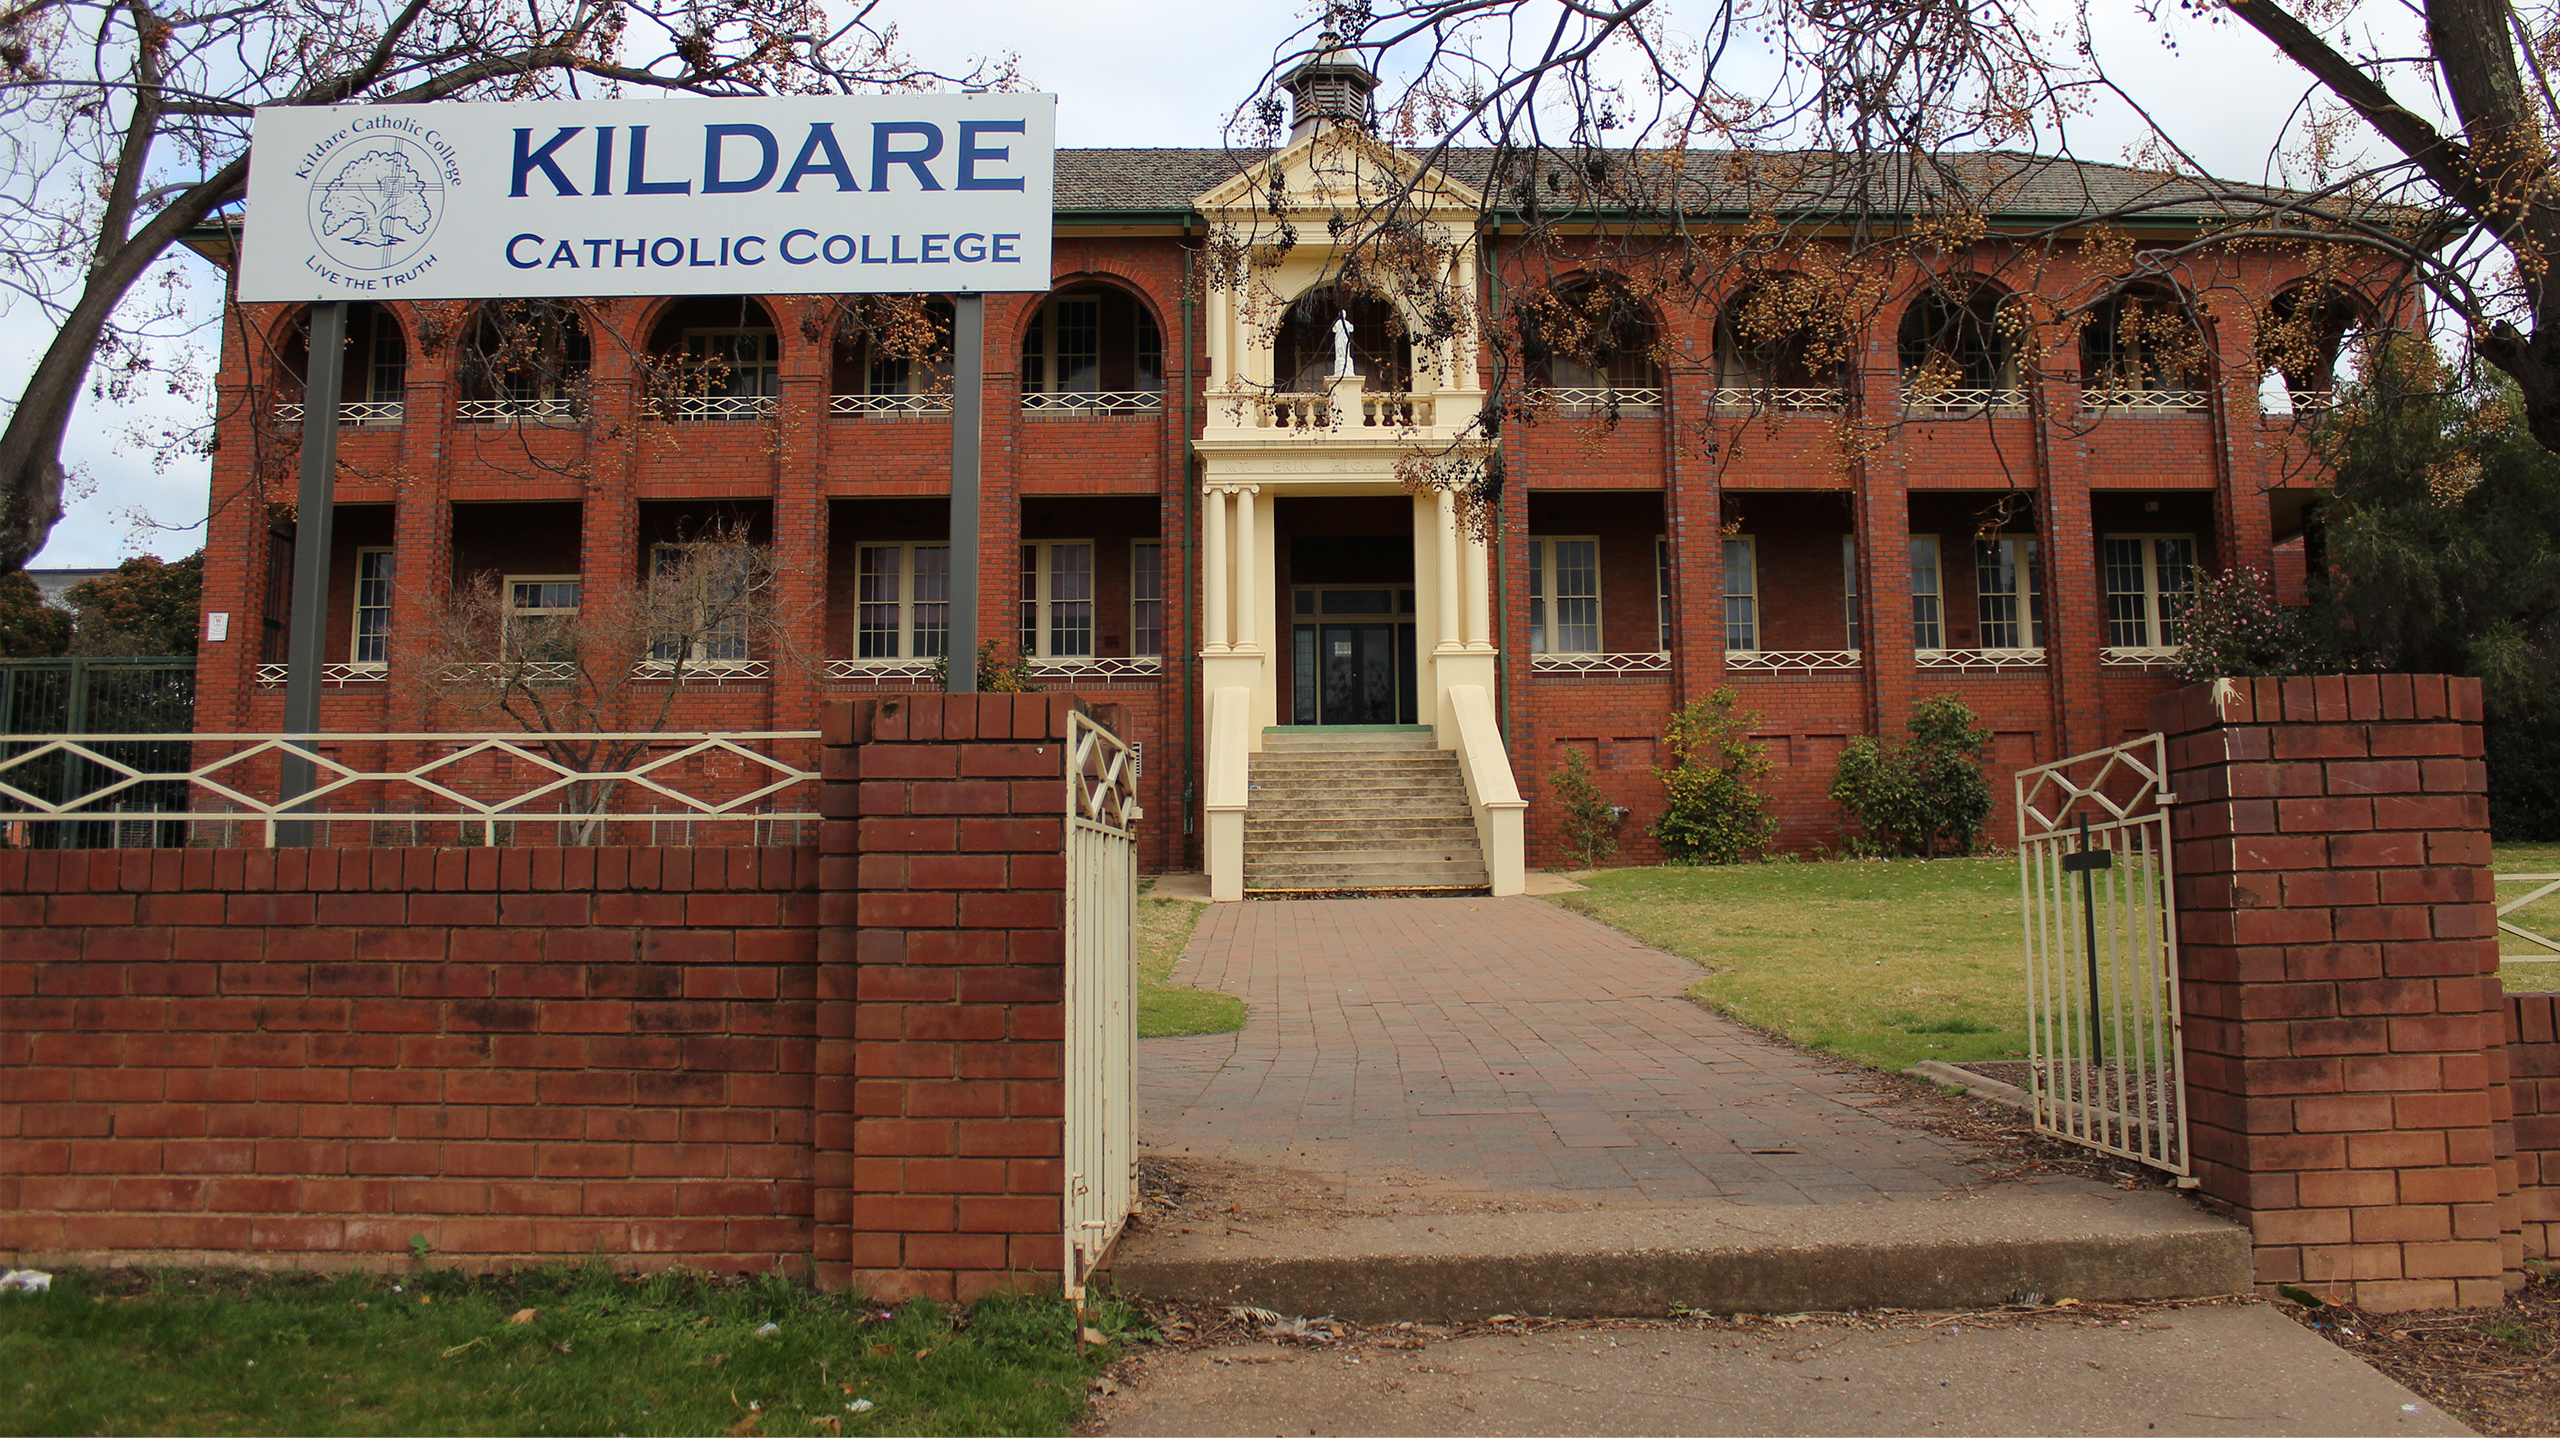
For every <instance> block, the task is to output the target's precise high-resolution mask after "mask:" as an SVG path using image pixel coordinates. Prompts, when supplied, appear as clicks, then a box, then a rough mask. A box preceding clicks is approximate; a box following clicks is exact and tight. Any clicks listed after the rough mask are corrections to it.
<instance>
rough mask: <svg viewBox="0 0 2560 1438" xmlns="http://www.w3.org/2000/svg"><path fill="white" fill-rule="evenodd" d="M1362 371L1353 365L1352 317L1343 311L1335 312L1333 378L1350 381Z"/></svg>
mask: <svg viewBox="0 0 2560 1438" xmlns="http://www.w3.org/2000/svg"><path fill="white" fill-rule="evenodd" d="M1359 373H1360V371H1358V370H1357V369H1354V368H1352V365H1351V316H1350V314H1349V313H1348V312H1346V311H1343V310H1336V311H1334V312H1333V378H1335V379H1350V378H1353V377H1354V376H1356V375H1358V374H1359Z"/></svg>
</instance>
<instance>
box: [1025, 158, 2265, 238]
mask: <svg viewBox="0 0 2560 1438" xmlns="http://www.w3.org/2000/svg"><path fill="white" fill-rule="evenodd" d="M1269 153H1270V152H1269V151H1267V150H1254V149H1235V150H1229V149H1211V148H1203V149H1116V150H1060V151H1059V152H1058V170H1057V176H1058V188H1057V196H1058V201H1057V203H1058V211H1059V213H1061V214H1075V213H1078V212H1121V213H1128V212H1159V213H1182V212H1185V211H1188V210H1189V209H1190V208H1191V202H1192V200H1193V199H1195V198H1196V197H1198V196H1199V195H1200V194H1201V193H1203V192H1204V191H1207V190H1209V189H1211V188H1213V187H1214V186H1216V185H1217V184H1218V183H1219V182H1220V181H1222V180H1224V179H1226V178H1227V177H1228V176H1230V175H1233V174H1235V173H1236V172H1237V171H1238V170H1241V169H1243V168H1245V167H1247V166H1249V165H1252V164H1254V163H1256V162H1258V161H1260V160H1261V159H1262V158H1264V157H1265V156H1266V155H1268V154H1269ZM1449 159H1450V163H1449V171H1450V173H1451V174H1452V175H1454V176H1455V177H1456V178H1458V179H1460V180H1463V181H1465V182H1467V183H1468V184H1470V185H1473V186H1475V187H1477V188H1479V189H1485V190H1488V192H1494V187H1490V186H1488V185H1487V184H1486V183H1485V182H1486V178H1487V171H1488V170H1489V168H1490V166H1491V163H1492V152H1491V151H1489V150H1484V149H1461V150H1452V151H1450V154H1449ZM1680 160H1681V162H1680V163H1679V165H1678V166H1677V167H1676V168H1675V167H1674V166H1672V165H1671V164H1669V163H1667V162H1666V160H1665V159H1664V157H1663V156H1662V155H1661V154H1660V153H1659V152H1643V153H1638V154H1633V155H1630V154H1629V153H1628V152H1619V153H1617V154H1616V155H1615V156H1613V163H1612V166H1611V170H1612V175H1611V177H1610V178H1609V179H1608V180H1605V181H1604V182H1603V190H1604V192H1605V193H1608V194H1616V195H1623V194H1625V193H1627V192H1628V191H1629V189H1633V190H1634V191H1636V192H1638V193H1640V194H1643V195H1646V196H1663V197H1666V198H1667V197H1668V195H1669V194H1670V193H1671V192H1672V191H1674V190H1676V191H1677V192H1678V193H1679V196H1680V199H1681V202H1682V204H1683V205H1684V206H1685V207H1686V208H1687V209H1688V210H1689V212H1690V213H1692V214H1698V215H1711V214H1717V213H1727V214H1743V213H1749V212H1752V211H1754V210H1767V211H1775V212H1779V213H1794V214H1803V213H1808V212H1809V213H1814V214H1826V213H1831V214H1848V213H1861V212H1862V213H1867V214H1877V213H1883V214H1896V213H1904V212H1907V211H1910V210H1912V209H1915V208H1922V207H1924V206H1923V204H1922V203H1921V202H1922V201H1925V202H1926V207H1929V208H1936V207H1938V206H1940V205H1943V204H1944V203H1945V200H1946V198H1947V197H1961V198H1962V199H1963V200H1965V201H1966V202H1968V204H1969V205H1970V207H1972V208H1976V209H1979V210H1981V211H1983V212H1985V213H1988V214H1993V215H1999V216H2006V217H2017V218H2028V217H2035V218H2069V217H2076V216H2082V215H2097V214H2107V213H2113V212H2116V211H2120V210H2124V209H2127V208H2129V207H2135V206H2142V207H2150V206H2159V207H2160V208H2159V209H2157V210H2155V211H2151V212H2149V213H2147V214H2144V215H2142V216H2138V217H2137V218H2144V219H2149V220H2152V221H2157V222H2174V221H2193V220H2197V219H2201V218H2204V217H2206V216H2207V215H2209V214H2211V213H2213V212H2214V211H2216V210H2217V209H2221V210H2224V211H2226V212H2227V211H2229V210H2230V209H2233V208H2255V207H2256V206H2257V205H2259V204H2263V203H2266V202H2268V201H2272V200H2280V199H2282V198H2284V196H2285V193H2286V192H2284V191H2280V190H2271V189H2265V188H2262V187H2258V186H2251V185H2238V184H2230V183H2227V182H2220V181H2207V182H2204V183H2203V184H2199V183H2198V182H2195V181H2192V180H2182V179H2177V178H2173V177H2170V176H2166V175H2163V174H2160V173H2159V172H2157V171H2151V170H2142V169H2136V168H2134V167H2131V166H2127V165H2104V164H2095V163H2092V162H2089V161H2085V160H2067V159H2057V158H2054V157H2051V156H2045V155H2023V154H2017V153H2014V152H2010V151H1981V152H1975V153H1970V154H1961V155H1948V156H1943V157H1941V158H1940V159H1939V160H1938V162H1937V163H1936V164H1934V165H1932V166H1929V167H1927V168H1925V169H1924V168H1921V167H1917V166H1914V165H1911V164H1909V163H1908V162H1905V161H1900V160H1896V161H1893V162H1889V163H1875V164H1870V165H1866V166H1863V167H1862V166H1860V165H1858V164H1857V163H1855V162H1854V161H1852V160H1851V159H1849V158H1848V157H1846V156H1842V155H1837V154H1830V153H1821V152H1804V153H1764V154H1755V155H1745V154H1743V153H1741V152H1723V151H1693V152H1690V153H1688V154H1686V155H1684V156H1682V157H1680ZM1544 165H1545V169H1546V171H1547V172H1546V173H1544V174H1542V175H1541V176H1540V179H1539V187H1540V191H1541V193H1542V196H1544V197H1545V203H1547V204H1550V205H1553V206H1554V207H1556V208H1557V209H1560V210H1572V209H1576V208H1580V205H1579V204H1578V203H1577V201H1576V199H1575V188H1576V187H1575V185H1574V184H1573V177H1570V176H1568V175H1567V174H1566V173H1565V172H1564V171H1563V169H1562V168H1561V166H1560V164H1559V163H1558V162H1557V161H1556V160H1554V159H1552V158H1550V159H1547V160H1546V161H1545V162H1544ZM1501 193H1502V195H1503V199H1502V201H1501V203H1503V204H1504V208H1506V209H1508V208H1516V207H1517V203H1518V199H1519V188H1518V185H1517V183H1516V182H1515V183H1514V184H1512V185H1509V186H1505V187H1501ZM2216 196H2221V197H2223V199H2222V200H2220V201H2217V200H2216V198H2215V197H2216ZM2232 200H2238V201H2240V204H2239V205H2238V206H2233V205H2232V204H2231V203H2230V201H2232ZM1602 207H1603V208H1615V206H1614V205H1610V204H1608V203H1606V202H1605V201H1604V203H1603V206H1602Z"/></svg>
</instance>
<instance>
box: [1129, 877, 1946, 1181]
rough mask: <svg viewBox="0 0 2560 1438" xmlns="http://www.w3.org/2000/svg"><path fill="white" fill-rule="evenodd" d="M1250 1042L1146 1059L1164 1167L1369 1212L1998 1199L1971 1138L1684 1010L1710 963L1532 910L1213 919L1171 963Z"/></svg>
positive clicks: (1143, 1068)
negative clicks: (1463, 1198)
mask: <svg viewBox="0 0 2560 1438" xmlns="http://www.w3.org/2000/svg"><path fill="white" fill-rule="evenodd" d="M1174 976H1175V978H1176V980H1177V981H1178V982H1182V983H1189V984H1197V985H1199V986H1201V987H1203V988H1211V989H1223V990H1225V991H1226V992H1228V993H1232V994H1236V995H1238V996H1240V997H1242V998H1243V999H1244V1001H1245V1002H1246V1004H1247V1005H1249V1006H1250V1010H1249V1014H1248V1017H1247V1019H1246V1021H1245V1027H1244V1031H1243V1032H1242V1033H1239V1034H1222V1035H1217V1036H1214V1037H1207V1038H1186V1039H1148V1040H1146V1041H1144V1042H1142V1043H1141V1044H1140V1045H1139V1058H1138V1089H1139V1134H1140V1140H1141V1143H1142V1144H1143V1146H1144V1147H1145V1148H1146V1149H1147V1150H1148V1151H1150V1152H1155V1153H1162V1154H1168V1155H1174V1156H1190V1157H1197V1158H1209V1159H1221V1160H1227V1161H1231V1162H1237V1163H1246V1164H1255V1165H1269V1166H1275V1167H1282V1168H1291V1169H1300V1170H1308V1171H1312V1172H1314V1173H1317V1174H1319V1175H1321V1176H1323V1177H1324V1178H1325V1179H1326V1180H1328V1181H1329V1182H1331V1183H1335V1184H1339V1185H1340V1186H1341V1187H1342V1189H1343V1192H1344V1195H1345V1196H1346V1197H1348V1198H1351V1199H1354V1200H1361V1199H1366V1198H1374V1197H1378V1196H1382V1195H1385V1194H1389V1193H1401V1192H1410V1191H1412V1190H1413V1189H1414V1188H1416V1187H1420V1188H1426V1189H1431V1190H1439V1191H1449V1190H1456V1191H1460V1192H1464V1193H1469V1194H1480V1195H1482V1196H1484V1197H1486V1198H1498V1197H1503V1196H1518V1197H1523V1198H1526V1197H1531V1196H1551V1197H1556V1198H1562V1199H1566V1200H1570V1201H1572V1202H1575V1203H1586V1204H1588V1203H1597V1204H1609V1205H1616V1204H1628V1205H1639V1206H1641V1205H1654V1204H1682V1203H1691V1202H1696V1201H1699V1200H1703V1199H1712V1198H1726V1199H1734V1200H1741V1201H1746V1202H1757V1203H1838V1202H1856V1201H1861V1200H1869V1199H1875V1198H1879V1197H1883V1196H1887V1195H1892V1194H1914V1195H1919V1194H1934V1193H1941V1192H1945V1191H1946V1190H1948V1189H1950V1188H1954V1187H1960V1186H1970V1185H1973V1184H1976V1183H1979V1182H1980V1177H1979V1175H1978V1173H1976V1172H1975V1171H1973V1170H1971V1169H1968V1168H1966V1167H1964V1166H1963V1160H1964V1159H1965V1158H1966V1157H1967V1156H1968V1155H1967V1154H1966V1153H1965V1152H1964V1151H1962V1150H1961V1149H1959V1148H1958V1147H1957V1146H1955V1145H1953V1144H1950V1143H1948V1142H1945V1141H1942V1140H1940V1139H1937V1138H1935V1137H1932V1136H1931V1135H1929V1134H1926V1133H1922V1132H1919V1131H1916V1130H1911V1129H1905V1128H1899V1127H1896V1126H1894V1125H1892V1124H1889V1123H1887V1122H1885V1121H1883V1120H1882V1119H1879V1118H1877V1117H1875V1116H1874V1115H1871V1114H1869V1113H1866V1112H1864V1111H1863V1106H1864V1105H1867V1104H1870V1103H1873V1102H1874V1100H1873V1099H1872V1098H1871V1097H1870V1096H1868V1095H1866V1094H1864V1093H1862V1092H1860V1091H1859V1090H1858V1089H1857V1088H1856V1087H1854V1086H1853V1085H1851V1084H1850V1083H1849V1082H1847V1081H1846V1080H1844V1079H1842V1078H1840V1077H1838V1076H1836V1075H1834V1074H1831V1073H1829V1072H1827V1071H1825V1070H1824V1069H1822V1068H1821V1067H1819V1066H1818V1065H1816V1064H1814V1063H1812V1062H1810V1061H1808V1060H1807V1059H1806V1058H1804V1057H1803V1056H1802V1055H1800V1054H1798V1053H1796V1052H1795V1051H1793V1050H1791V1049H1787V1048H1784V1047H1782V1046H1780V1045H1777V1044H1773V1043H1770V1042H1769V1041H1767V1040H1765V1039H1762V1038H1760V1037H1758V1036H1756V1035H1754V1034H1752V1033H1750V1032H1749V1031H1748V1030H1745V1029H1743V1028H1742V1027H1740V1026H1739V1025H1736V1024H1734V1023H1731V1022H1729V1021H1727V1020H1725V1019H1723V1018H1721V1017H1718V1016H1717V1015H1715V1014H1713V1013H1711V1012H1709V1011H1708V1010H1706V1009H1704V1008H1702V1007H1700V1006H1698V1005H1696V1004H1693V1003H1691V1002H1690V1001H1689V1000H1688V999H1686V998H1684V997H1682V994H1683V992H1684V990H1686V989H1687V987H1688V986H1689V985H1691V984H1693V983H1695V982H1696V981H1697V978H1698V970H1697V966H1696V965H1694V964H1692V963H1690V962H1689V961H1688V960H1686V959H1682V958H1680V957H1678V956H1677V955H1673V954H1667V953H1664V952H1662V951H1661V950H1659V949H1653V948H1648V947H1646V946H1645V945H1643V944H1639V943H1637V942H1636V941H1634V940H1633V939H1630V938H1628V937H1627V936H1625V935H1624V934H1621V933H1619V932H1617V931H1616V930H1614V929H1611V928H1609V927H1607V926H1606V925H1604V924H1600V923H1598V922H1595V921H1593V920H1590V919H1586V918H1583V917H1581V916H1580V915H1578V914H1573V913H1570V912H1568V911H1566V910H1564V909H1560V908H1558V907H1556V906H1555V905H1553V904H1548V903H1545V902H1542V901H1540V900H1537V899H1337V900H1300V901H1292V902H1257V903H1243V904H1218V905H1213V906H1211V908H1210V909H1209V911H1208V913H1206V914H1205V915H1203V916H1202V917H1201V920H1200V927H1199V929H1198V930H1197V931H1196V932H1195V933H1194V935H1193V936H1192V940H1191V947H1190V949H1189V950H1188V951H1187V952H1186V953H1185V954H1184V956H1183V959H1182V962H1181V964H1180V965H1179V966H1178V967H1177V968H1176V970H1175V975H1174Z"/></svg>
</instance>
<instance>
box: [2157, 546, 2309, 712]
mask: <svg viewBox="0 0 2560 1438" xmlns="http://www.w3.org/2000/svg"><path fill="white" fill-rule="evenodd" d="M2178 637H2179V641H2180V643H2181V644H2182V645H2183V646H2184V647H2183V648H2181V649H2180V651H2179V653H2178V659H2177V662H2176V663H2175V664H2174V665H2172V666H2171V668H2170V673H2171V675H2172V676H2174V677H2175V678H2176V679H2177V681H2178V682H2179V683H2181V684H2193V683H2197V682H2198V681H2201V680H2208V679H2241V678H2251V677H2262V676H2274V675H2287V674H2311V673H2316V672H2319V671H2320V670H2322V669H2323V668H2324V667H2327V666H2326V665H2325V664H2324V661H2326V660H2327V659H2328V658H2329V657H2330V656H2329V654H2328V653H2327V651H2328V649H2329V647H2330V646H2328V645H2327V644H2325V643H2324V642H2322V640H2321V638H2320V636H2319V635H2318V634H2317V633H2316V632H2315V631H2314V630H2313V629H2312V626H2311V621H2310V616H2309V614H2308V612H2307V611H2305V610H2301V609H2288V608H2286V607H2285V606H2284V605H2281V604H2278V603H2277V602H2276V593H2275V589H2274V587H2273V586H2272V585H2270V584H2269V583H2268V582H2267V576H2266V575H2265V574H2264V573H2263V572H2261V571H2259V570H2255V569H2233V570H2230V571H2228V572H2226V573H2222V574H2214V575H2200V576H2198V577H2197V579H2196V584H2195V589H2194V591H2193V592H2192V593H2191V594H2189V595H2188V597H2187V602H2186V604H2185V605H2184V606H2183V607H2182V608H2181V610H2180V612H2179V616H2178Z"/></svg>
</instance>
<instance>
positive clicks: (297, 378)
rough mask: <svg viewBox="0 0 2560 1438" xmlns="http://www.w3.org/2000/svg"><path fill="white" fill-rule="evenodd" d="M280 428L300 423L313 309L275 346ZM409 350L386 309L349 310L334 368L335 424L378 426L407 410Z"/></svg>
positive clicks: (362, 306)
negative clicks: (335, 380)
mask: <svg viewBox="0 0 2560 1438" xmlns="http://www.w3.org/2000/svg"><path fill="white" fill-rule="evenodd" d="M276 349H277V353H276V369H277V379H276V407H275V417H276V422H277V423H279V424H300V423H302V404H303V399H302V396H303V388H304V381H305V377H306V376H308V375H309V374H310V372H311V309H310V307H309V306H307V305H306V306H304V307H303V309H302V310H301V312H300V313H298V314H296V315H295V316H294V317H293V323H292V324H291V325H290V326H288V327H287V328H286V330H285V333H284V338H283V340H282V342H281V343H280V344H278V345H277V347H276ZM408 386H409V345H408V341H407V340H406V339H405V338H403V337H402V335H401V333H400V322H399V320H397V319H396V318H394V317H393V316H392V313H391V311H390V309H389V308H388V307H386V306H383V305H378V304H374V303H371V302H370V301H365V300H358V301H354V302H352V303H350V304H349V305H348V306H347V340H346V345H345V349H344V351H343V355H342V357H341V358H340V360H339V367H338V423H339V424H341V425H362V426H381V425H396V424H398V423H400V422H401V419H402V416H403V415H404V414H405V413H406V410H407V397H408Z"/></svg>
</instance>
